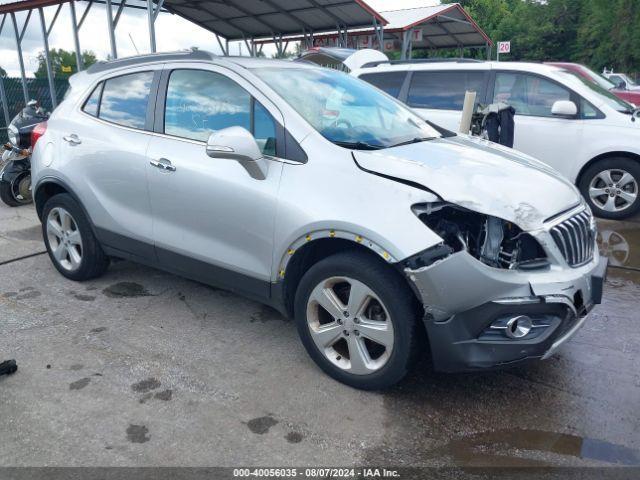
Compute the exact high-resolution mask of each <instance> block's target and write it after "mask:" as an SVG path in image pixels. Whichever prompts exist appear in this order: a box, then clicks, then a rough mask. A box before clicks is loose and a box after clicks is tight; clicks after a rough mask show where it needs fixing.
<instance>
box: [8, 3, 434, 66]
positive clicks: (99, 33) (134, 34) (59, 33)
mask: <svg viewBox="0 0 640 480" xmlns="http://www.w3.org/2000/svg"><path fill="white" fill-rule="evenodd" d="M3 3H9V1H8V0H0V4H3ZM367 3H368V4H369V5H370V6H371V7H373V8H375V9H376V10H378V11H384V10H398V9H403V8H416V7H424V6H430V5H437V4H439V3H440V2H439V0H368V1H367ZM86 4H87V2H77V3H76V15H77V17H78V18H80V16H81V15H82V12H84V9H85V8H86ZM55 10H56V7H47V8H45V9H44V13H45V19H46V22H47V25H48V24H49V23H50V22H51V19H52V18H53V15H54V13H55ZM114 15H115V9H114ZM25 18H26V13H25V12H20V13H17V14H16V20H17V23H18V29H20V28H21V26H22V25H23V22H24V19H25ZM0 21H1V19H0ZM70 25H71V18H70V14H69V5H68V4H66V5H64V6H63V7H62V10H61V12H60V15H59V16H58V19H57V20H56V23H55V25H54V27H53V29H52V31H51V34H50V36H49V48H63V49H65V50H69V51H73V50H74V46H73V36H72V33H71V26H70ZM107 32H108V31H107V21H106V12H105V8H104V5H100V4H94V5H93V6H92V8H91V10H90V11H89V14H88V15H87V18H86V20H85V22H84V24H83V25H82V28H81V29H80V46H81V48H82V50H91V51H93V52H94V53H95V54H96V55H97V57H98V59H105V58H106V57H107V55H108V53H109V37H108V33H107ZM156 44H157V51H159V52H161V51H175V50H182V49H186V48H190V47H198V48H200V49H203V50H210V51H213V52H214V53H221V51H220V47H219V46H218V42H217V41H216V38H215V36H214V34H213V33H211V32H209V31H207V30H205V29H203V28H201V27H198V26H197V25H194V24H192V23H190V22H188V21H187V20H184V19H182V18H180V17H178V16H177V15H171V14H169V13H161V14H160V15H159V16H158V19H157V20H156ZM116 45H117V50H118V56H119V57H125V56H131V55H136V54H137V53H147V52H149V33H148V30H147V17H146V12H145V11H143V10H136V9H130V8H125V10H124V12H123V13H122V16H121V18H120V21H119V23H118V26H117V28H116ZM22 50H23V56H24V63H25V70H26V72H27V76H33V72H34V71H35V70H36V69H37V67H38V60H37V55H38V53H39V52H41V51H42V50H44V44H43V39H42V33H41V30H40V18H39V16H38V14H37V11H34V13H33V14H32V15H31V20H30V21H29V25H28V27H27V31H26V33H25V36H24V39H23V43H22ZM264 52H265V53H266V54H267V55H271V54H272V53H273V52H275V48H274V47H272V46H268V47H265V49H264ZM238 53H241V54H245V55H246V54H247V50H246V47H244V45H243V44H241V42H234V43H232V44H231V54H233V55H237V54H238ZM0 66H1V67H2V68H4V69H5V70H6V71H7V73H8V74H9V76H19V75H20V67H19V64H18V56H17V53H16V43H15V39H14V34H13V24H12V22H11V19H10V17H9V16H8V15H7V20H6V22H5V25H4V28H3V30H2V34H1V35H0Z"/></svg>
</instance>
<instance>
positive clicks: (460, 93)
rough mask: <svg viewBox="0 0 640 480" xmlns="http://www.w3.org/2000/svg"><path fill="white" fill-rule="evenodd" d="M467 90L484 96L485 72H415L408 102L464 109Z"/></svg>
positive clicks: (442, 108) (417, 105)
mask: <svg viewBox="0 0 640 480" xmlns="http://www.w3.org/2000/svg"><path fill="white" fill-rule="evenodd" d="M467 90H471V91H475V92H476V93H477V97H476V98H477V99H478V101H479V100H480V99H481V98H482V97H483V96H484V72H468V71H467V72H465V71H449V72H424V71H423V72H415V73H414V74H413V78H412V79H411V86H410V87H409V97H408V98H407V103H408V104H409V106H411V107H417V108H433V109H438V110H462V106H463V104H464V96H465V93H466V92H467Z"/></svg>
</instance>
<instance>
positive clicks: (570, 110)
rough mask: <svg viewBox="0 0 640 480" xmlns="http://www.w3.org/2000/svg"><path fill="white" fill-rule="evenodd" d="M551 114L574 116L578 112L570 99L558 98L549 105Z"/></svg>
mask: <svg viewBox="0 0 640 480" xmlns="http://www.w3.org/2000/svg"><path fill="white" fill-rule="evenodd" d="M551 114H552V115H558V116H560V117H574V116H576V115H577V114H578V107H577V106H576V104H575V103H573V102H572V101H571V100H558V101H557V102H555V103H554V104H553V106H552V107H551Z"/></svg>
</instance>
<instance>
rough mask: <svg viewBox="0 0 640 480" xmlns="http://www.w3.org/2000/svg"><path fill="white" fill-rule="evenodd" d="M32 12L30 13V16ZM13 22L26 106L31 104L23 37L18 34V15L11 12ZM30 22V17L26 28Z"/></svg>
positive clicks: (25, 25)
mask: <svg viewBox="0 0 640 480" xmlns="http://www.w3.org/2000/svg"><path fill="white" fill-rule="evenodd" d="M30 14H31V11H29V15H30ZM10 15H11V22H12V23H13V32H14V33H15V36H16V48H17V51H18V63H19V64H20V78H21V79H22V94H23V95H24V104H25V106H26V105H27V103H29V91H28V90H27V76H26V75H25V73H24V60H23V59H22V37H21V36H20V34H19V33H18V22H16V14H15V13H14V12H11V14H10ZM28 21H29V17H27V20H26V22H25V24H24V28H25V29H26V27H27V22H28Z"/></svg>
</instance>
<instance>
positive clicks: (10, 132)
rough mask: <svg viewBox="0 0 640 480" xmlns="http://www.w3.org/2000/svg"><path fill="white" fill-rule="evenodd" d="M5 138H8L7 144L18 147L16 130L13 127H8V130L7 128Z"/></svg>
mask: <svg viewBox="0 0 640 480" xmlns="http://www.w3.org/2000/svg"><path fill="white" fill-rule="evenodd" d="M7 136H8V137H9V143H11V144H12V145H14V146H18V129H17V128H16V127H15V125H9V128H7Z"/></svg>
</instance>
